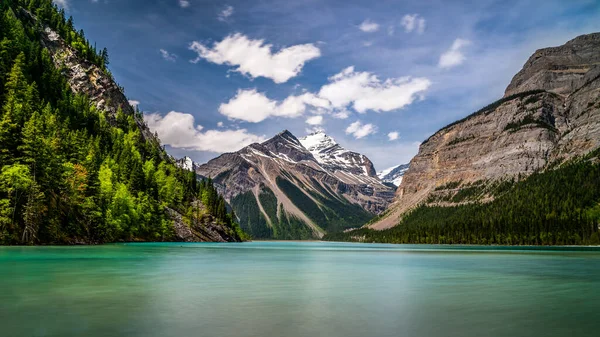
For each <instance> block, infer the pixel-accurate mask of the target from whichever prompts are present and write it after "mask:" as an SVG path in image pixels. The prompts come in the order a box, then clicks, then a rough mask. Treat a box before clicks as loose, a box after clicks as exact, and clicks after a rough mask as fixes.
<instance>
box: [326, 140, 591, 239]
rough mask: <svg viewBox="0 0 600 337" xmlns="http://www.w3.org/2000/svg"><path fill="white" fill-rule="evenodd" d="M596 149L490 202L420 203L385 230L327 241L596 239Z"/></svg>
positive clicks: (518, 184) (340, 235) (357, 232)
mask: <svg viewBox="0 0 600 337" xmlns="http://www.w3.org/2000/svg"><path fill="white" fill-rule="evenodd" d="M599 155H600V151H598V150H596V151H594V152H592V153H590V154H589V155H588V156H586V157H585V158H581V159H577V160H574V161H572V162H569V163H566V164H563V165H562V166H561V167H559V168H555V169H551V170H548V171H545V172H541V173H535V174H533V175H532V176H530V177H528V178H526V179H524V180H521V181H518V182H513V183H512V187H510V188H506V186H505V185H506V184H500V185H502V189H503V190H505V191H502V193H500V194H499V195H498V196H497V197H496V198H495V199H494V200H493V201H491V202H489V203H481V202H474V203H467V204H462V205H458V206H452V207H441V206H431V205H423V206H419V207H417V208H415V209H414V210H413V211H411V212H410V213H408V214H407V215H405V216H404V218H403V219H402V220H401V222H400V224H399V225H397V226H395V227H393V228H391V229H387V230H383V231H376V230H371V229H364V228H363V229H359V230H355V231H351V232H346V233H332V234H328V235H326V237H325V240H330V241H364V242H386V243H428V244H484V245H488V244H495V245H598V244H600V237H599V236H600V163H599V158H598V157H599Z"/></svg>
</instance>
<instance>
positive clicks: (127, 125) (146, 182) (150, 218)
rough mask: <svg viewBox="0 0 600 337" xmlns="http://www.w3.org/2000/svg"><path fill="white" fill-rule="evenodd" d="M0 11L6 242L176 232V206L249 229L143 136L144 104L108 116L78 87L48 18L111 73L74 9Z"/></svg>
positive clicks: (187, 217)
mask: <svg viewBox="0 0 600 337" xmlns="http://www.w3.org/2000/svg"><path fill="white" fill-rule="evenodd" d="M21 9H25V10H28V11H29V12H30V13H32V14H33V15H35V16H36V17H37V21H36V24H35V25H33V24H29V23H26V22H24V21H23V20H21V19H20V16H19V12H20V10H21ZM0 13H1V16H0V107H1V110H0V244H79V243H104V242H116V241H168V240H173V239H174V233H173V221H172V220H171V219H170V218H169V217H168V215H167V212H166V210H167V209H172V210H175V211H177V212H179V213H180V214H182V215H183V216H184V221H186V222H187V223H188V224H189V223H190V222H191V221H194V220H195V219H197V218H198V217H199V216H200V215H202V214H210V215H211V216H213V217H214V219H215V221H217V222H218V223H220V224H223V226H226V227H227V228H229V230H230V232H231V235H232V236H237V237H238V238H239V237H241V236H243V235H244V234H243V232H242V231H241V229H240V228H239V226H238V224H237V223H236V221H235V215H233V214H232V213H230V212H229V211H228V209H227V207H226V203H225V200H224V199H223V197H221V196H220V195H219V194H218V193H217V192H216V189H215V188H214V186H213V184H212V181H210V180H203V181H198V180H197V177H196V174H195V173H194V172H190V171H186V170H183V169H181V168H179V167H177V166H176V165H175V163H174V160H173V159H172V158H171V157H170V156H168V155H167V153H166V152H165V150H164V148H162V147H161V146H160V144H159V143H158V141H156V140H154V141H152V140H149V139H147V138H145V137H144V136H143V134H142V132H141V130H140V125H144V122H143V119H142V114H141V112H139V111H137V112H136V113H135V114H125V113H123V111H121V110H119V111H118V112H117V114H116V116H114V117H113V116H107V115H106V113H105V112H104V111H99V110H98V109H96V108H95V107H94V106H93V105H92V104H91V102H90V100H89V98H88V97H86V96H85V95H78V94H74V93H73V91H72V90H71V88H70V87H69V84H68V82H67V80H66V79H65V77H64V76H63V75H62V73H61V70H60V69H57V68H56V67H55V66H54V64H53V61H52V58H51V56H50V54H49V52H48V50H46V49H45V48H44V47H43V46H42V44H41V43H40V32H41V30H42V28H43V27H44V26H47V27H50V28H51V29H52V30H54V31H55V32H57V33H58V34H59V35H60V36H61V37H62V38H63V39H64V41H65V42H66V43H68V44H69V45H70V46H71V47H72V48H73V49H74V50H76V51H77V54H78V56H79V57H81V58H83V59H85V60H87V61H88V62H91V63H92V64H94V65H96V66H97V67H99V68H100V69H101V70H102V71H104V72H105V73H106V74H107V75H109V76H110V77H112V75H110V72H109V70H108V68H107V66H108V64H109V59H108V52H107V51H106V49H102V50H96V47H95V46H94V45H92V44H91V43H90V42H89V41H88V40H87V39H86V38H85V35H84V33H83V31H77V30H76V29H75V28H74V23H73V19H72V18H71V17H69V18H66V16H65V12H64V11H63V10H59V9H58V8H57V7H56V6H55V5H53V4H52V1H51V0H3V1H2V2H0ZM198 200H200V201H201V203H198V202H197V201H198Z"/></svg>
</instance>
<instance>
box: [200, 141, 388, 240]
mask: <svg viewBox="0 0 600 337" xmlns="http://www.w3.org/2000/svg"><path fill="white" fill-rule="evenodd" d="M196 173H198V174H199V175H200V176H203V177H210V178H212V180H213V181H214V183H215V186H216V187H217V189H218V190H219V192H220V193H222V194H223V195H224V197H225V199H226V200H227V201H229V203H230V204H231V207H232V208H233V210H234V211H235V213H236V215H237V216H238V218H239V221H240V225H241V227H242V229H244V230H245V231H246V232H248V233H249V234H250V235H252V236H253V237H254V238H275V239H313V238H320V237H322V236H323V235H324V234H325V233H328V232H334V231H341V230H345V229H347V228H351V227H359V226H361V225H363V224H364V223H366V222H367V221H369V220H370V219H371V218H372V217H373V216H374V215H375V214H378V213H380V212H382V211H383V210H385V209H386V207H387V205H388V203H389V202H390V200H391V199H392V198H393V194H394V190H393V189H392V188H390V187H388V186H386V185H384V184H383V183H382V182H381V181H379V179H378V178H377V176H376V175H375V170H374V168H373V164H372V163H371V161H370V160H369V159H368V158H367V157H365V156H363V155H361V154H358V153H355V152H351V151H348V150H345V149H344V148H342V147H341V146H340V145H339V144H337V143H336V142H335V141H334V140H333V139H332V138H331V137H329V136H327V135H325V134H324V133H322V132H319V133H314V134H311V135H309V136H307V137H305V138H302V139H298V138H296V137H295V136H294V135H293V134H292V133H290V132H289V131H287V130H286V131H283V132H281V133H279V134H278V135H276V136H275V137H273V138H271V139H269V140H267V141H265V142H263V143H262V144H252V145H250V146H247V147H245V148H243V149H241V150H240V151H238V152H235V153H226V154H223V155H221V156H219V157H217V158H215V159H213V160H211V161H209V162H208V163H206V164H204V165H200V166H199V167H198V168H197V169H196Z"/></svg>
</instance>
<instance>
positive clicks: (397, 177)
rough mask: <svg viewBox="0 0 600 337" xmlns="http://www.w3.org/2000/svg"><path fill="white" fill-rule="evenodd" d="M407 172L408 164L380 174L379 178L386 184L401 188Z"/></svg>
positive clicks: (393, 167) (391, 168)
mask: <svg viewBox="0 0 600 337" xmlns="http://www.w3.org/2000/svg"><path fill="white" fill-rule="evenodd" d="M407 170H408V164H400V165H396V166H392V167H390V168H387V169H385V170H383V171H381V172H378V173H377V177H379V179H380V180H381V181H383V182H384V183H389V184H392V185H394V186H396V187H398V186H400V183H402V177H404V173H406V171H407Z"/></svg>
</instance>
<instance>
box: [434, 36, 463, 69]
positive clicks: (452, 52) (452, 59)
mask: <svg viewBox="0 0 600 337" xmlns="http://www.w3.org/2000/svg"><path fill="white" fill-rule="evenodd" d="M470 44H471V42H470V41H468V40H464V39H456V40H454V42H453V43H452V46H451V47H450V49H448V50H447V51H446V52H444V53H443V54H442V55H441V56H440V62H439V64H438V65H439V67H440V68H452V67H455V66H458V65H461V64H462V63H463V62H464V61H465V59H466V57H465V55H464V53H463V51H462V49H463V48H464V47H466V46H468V45H470Z"/></svg>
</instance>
